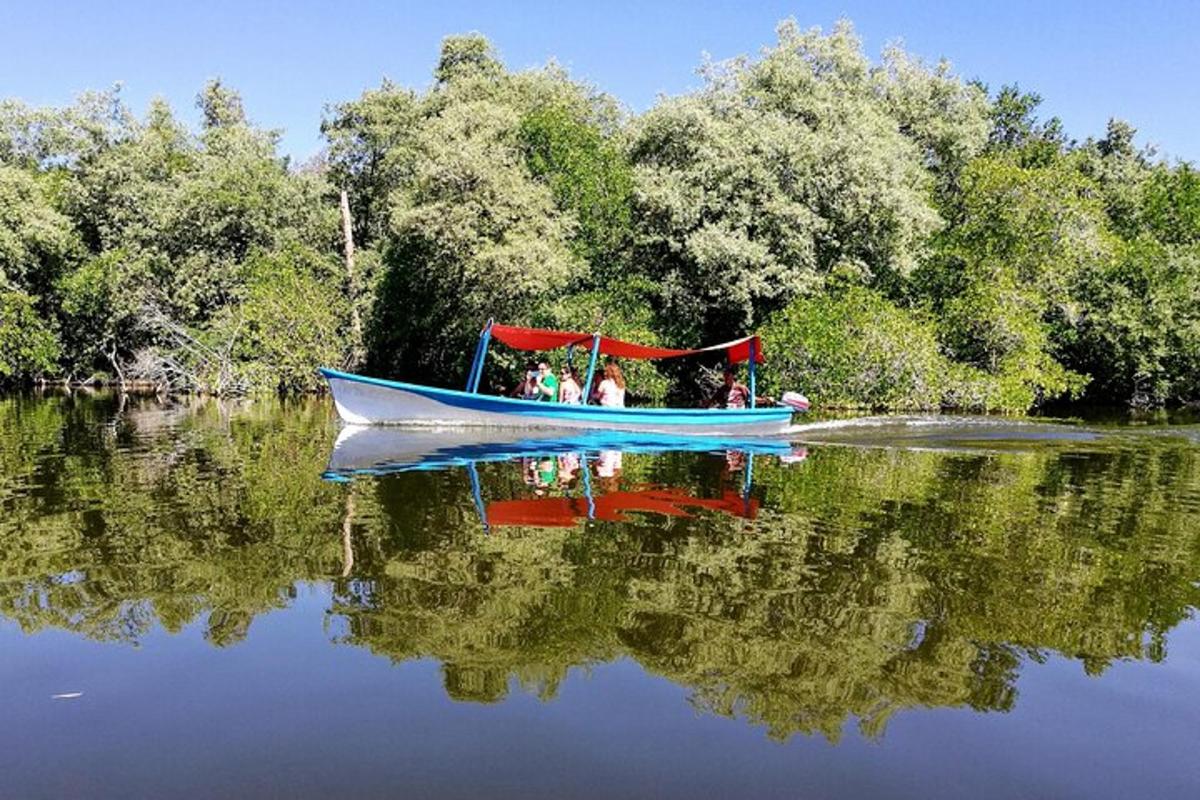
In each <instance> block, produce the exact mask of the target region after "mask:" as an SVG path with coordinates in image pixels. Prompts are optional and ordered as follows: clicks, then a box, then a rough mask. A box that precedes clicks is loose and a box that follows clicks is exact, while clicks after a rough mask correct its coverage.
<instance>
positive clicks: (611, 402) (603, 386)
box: [597, 378, 625, 408]
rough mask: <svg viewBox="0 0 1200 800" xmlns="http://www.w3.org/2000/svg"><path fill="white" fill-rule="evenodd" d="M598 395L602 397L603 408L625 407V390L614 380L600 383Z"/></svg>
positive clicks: (605, 380)
mask: <svg viewBox="0 0 1200 800" xmlns="http://www.w3.org/2000/svg"><path fill="white" fill-rule="evenodd" d="M597 394H599V395H600V405H602V406H609V407H611V408H621V407H623V406H624V405H625V390H624V389H622V388H621V387H619V386H617V382H616V381H614V380H613V379H612V378H605V379H604V380H602V381H600V388H599V389H598V391H597Z"/></svg>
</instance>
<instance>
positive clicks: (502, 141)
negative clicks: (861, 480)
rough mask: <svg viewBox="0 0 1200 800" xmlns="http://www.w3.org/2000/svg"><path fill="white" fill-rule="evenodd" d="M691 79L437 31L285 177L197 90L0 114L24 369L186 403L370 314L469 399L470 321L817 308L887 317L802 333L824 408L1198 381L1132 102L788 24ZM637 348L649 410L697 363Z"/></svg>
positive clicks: (216, 95) (1043, 398)
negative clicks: (659, 79)
mask: <svg viewBox="0 0 1200 800" xmlns="http://www.w3.org/2000/svg"><path fill="white" fill-rule="evenodd" d="M701 74H702V76H703V80H704V83H703V86H702V87H701V88H700V89H698V90H696V91H693V92H690V93H686V94H682V95H679V96H675V97H665V98H662V99H661V100H660V101H659V102H657V103H656V104H655V106H654V107H653V108H651V109H650V110H648V111H646V112H645V113H643V114H639V115H630V114H628V113H627V112H626V111H624V110H623V109H622V108H621V107H620V106H619V104H618V103H617V102H616V101H615V100H614V99H613V98H611V97H608V96H606V95H604V94H602V93H600V92H597V91H596V90H595V89H594V88H593V87H591V86H589V85H587V84H585V83H582V82H580V81H578V80H576V79H574V78H572V77H571V76H570V75H569V74H568V73H567V72H566V71H565V70H564V69H563V68H561V67H560V66H558V65H556V64H555V63H553V62H551V63H549V64H547V65H546V66H544V67H541V68H536V69H529V70H524V71H512V70H509V69H507V68H506V67H505V65H504V64H503V62H502V61H501V60H500V58H499V56H498V55H497V53H496V51H495V49H494V48H493V47H492V45H491V44H490V43H489V42H488V40H487V39H486V38H484V37H483V36H481V35H479V34H477V33H471V34H466V35H460V36H450V37H447V38H446V39H445V40H444V41H443V43H442V49H441V53H440V56H439V58H438V62H437V65H436V67H435V68H434V70H433V79H434V80H433V82H432V83H431V85H430V86H429V88H427V89H425V90H423V91H414V90H411V89H408V88H404V87H400V86H397V85H395V84H393V83H391V82H388V81H386V80H385V81H384V82H383V83H382V84H381V85H380V86H379V87H378V88H374V89H369V90H367V91H365V92H364V93H363V94H362V95H361V96H360V97H358V98H356V99H351V100H348V101H346V102H341V103H336V104H333V105H331V106H330V107H328V109H327V111H326V114H325V118H324V120H323V122H322V126H321V129H322V132H323V133H324V135H325V138H326V141H327V144H328V148H327V151H326V152H325V153H324V154H323V155H322V156H321V157H320V158H318V159H315V160H314V161H313V162H312V163H310V164H307V165H305V166H304V167H302V168H296V167H295V166H294V165H292V164H291V163H289V161H288V160H287V159H286V158H283V157H281V156H280V154H279V152H278V142H279V135H278V133H277V132H275V131H270V130H263V129H261V128H258V127H256V126H254V125H252V124H251V123H250V122H249V121H248V118H247V115H246V110H245V108H244V106H243V103H242V100H241V98H240V96H239V95H238V94H237V92H236V91H234V90H233V89H232V88H231V87H229V86H228V85H226V84H225V83H223V82H222V81H220V80H219V79H217V80H212V81H209V82H208V83H207V84H206V85H205V86H204V87H203V88H202V90H201V91H200V93H199V94H198V96H197V101H196V104H197V107H198V108H199V110H200V114H201V118H202V121H201V125H200V127H199V128H198V129H197V130H196V131H191V130H189V129H188V128H187V127H186V126H185V125H183V124H181V123H180V122H179V121H178V120H177V119H176V118H175V116H174V114H173V113H172V111H171V109H170V108H169V107H168V106H167V105H166V103H164V102H162V101H155V102H153V103H151V105H150V107H149V109H148V111H147V113H146V115H145V117H144V118H138V117H135V116H134V115H133V114H132V113H131V112H130V111H129V109H128V108H127V107H126V105H125V104H124V102H123V100H122V98H121V95H120V91H119V87H115V88H113V89H111V90H108V91H103V92H91V93H87V94H84V95H82V96H81V97H80V98H79V99H78V100H77V101H76V102H75V103H74V104H72V105H70V106H67V107H63V108H31V107H28V106H26V105H24V104H22V103H20V102H18V101H13V100H6V101H0V291H9V292H18V293H24V294H25V295H28V296H31V297H34V298H36V300H35V307H36V311H37V313H38V314H39V315H40V317H41V322H42V325H43V327H44V328H45V330H47V331H56V332H57V334H56V335H57V336H59V337H61V349H60V350H59V355H58V357H57V360H56V363H54V364H52V365H50V367H49V368H48V369H46V370H45V371H47V372H49V373H52V374H57V375H60V376H64V377H71V376H74V377H80V376H83V375H88V374H91V373H92V372H94V371H96V370H100V369H102V370H105V371H108V372H110V373H113V374H125V375H127V376H128V377H134V378H138V377H140V378H145V379H147V380H153V381H155V382H157V383H159V384H160V385H164V386H167V387H168V388H179V389H189V390H204V391H255V390H264V391H272V390H278V389H281V388H282V389H286V390H300V389H306V388H310V387H313V386H314V383H313V379H312V375H313V370H314V369H315V368H316V367H317V366H319V364H318V363H317V362H318V361H323V362H325V363H341V360H342V358H343V356H344V354H343V353H342V348H341V347H339V346H337V344H336V343H337V342H339V341H346V342H356V341H359V338H358V336H359V334H358V330H359V328H360V327H361V328H362V340H364V344H365V345H366V349H367V353H366V362H367V363H366V364H365V365H363V366H362V368H364V369H366V370H369V371H371V372H373V373H376V374H380V375H385V376H394V377H401V378H411V379H415V380H421V381H425V382H430V383H434V384H441V385H453V386H457V385H461V382H462V379H463V373H464V371H465V370H466V368H467V364H468V361H469V359H470V356H471V353H472V352H473V349H474V343H475V339H476V336H477V334H478V331H479V329H480V327H481V326H482V324H483V323H484V321H485V320H487V319H489V318H494V319H497V320H502V321H505V322H510V323H517V324H531V323H542V324H546V325H557V326H562V327H582V328H584V329H591V328H592V327H593V326H594V325H596V324H597V323H596V322H595V321H594V320H605V322H604V329H605V332H607V333H609V334H612V335H618V336H621V335H624V336H626V337H627V338H632V339H638V340H641V341H660V342H664V343H668V344H672V345H677V346H698V345H701V344H708V343H711V342H714V341H723V340H727V339H730V338H733V337H735V336H738V335H742V334H745V333H747V332H750V331H752V330H754V329H756V328H758V327H759V326H761V325H763V324H764V323H765V322H767V321H768V320H769V321H770V322H771V324H772V325H773V326H776V327H779V326H782V328H783V329H787V330H789V331H791V330H793V329H795V330H797V331H801V330H804V327H803V326H804V324H807V323H802V321H801V320H802V319H803V318H805V317H807V316H810V314H811V313H812V312H814V310H817V309H826V307H827V310H829V309H831V310H829V314H832V315H833V316H832V317H830V320H831V321H830V322H829V324H830V325H833V327H834V328H836V329H839V330H841V329H851V328H854V327H855V325H857V324H858V322H853V324H852V320H857V319H858V318H859V317H862V316H865V317H878V318H879V319H881V320H884V321H885V323H886V324H885V327H887V326H892V328H891V333H888V334H887V335H883V334H881V337H882V339H881V340H880V341H878V342H873V344H872V345H871V346H872V347H877V348H879V349H880V352H879V353H877V354H874V355H872V354H869V353H868V352H867V350H868V348H865V347H863V346H861V345H860V344H856V343H855V342H854V341H851V340H852V339H853V337H844V338H842V339H839V341H841V342H843V344H841V345H838V347H844V348H845V351H844V352H842V353H841V354H840V355H839V354H838V353H837V352H835V350H836V349H837V348H834V347H832V346H831V345H828V344H823V345H820V346H819V347H818V343H816V342H815V341H812V342H809V344H810V345H812V346H813V347H816V348H817V349H815V350H813V352H814V353H820V361H821V363H828V364H830V365H840V366H831V367H830V368H831V369H834V370H835V372H836V375H831V376H830V377H829V380H828V383H829V385H830V386H831V387H833V388H832V389H830V390H829V391H830V392H831V394H830V397H836V398H838V399H837V400H836V402H838V403H846V404H853V405H864V406H887V407H890V406H898V407H914V406H922V407H925V406H933V405H938V404H950V405H955V406H959V407H971V408H1004V409H1018V408H1027V407H1031V406H1036V405H1039V404H1043V403H1046V402H1048V401H1051V400H1054V399H1056V398H1064V397H1074V396H1079V395H1080V394H1081V393H1082V392H1086V395H1087V397H1088V398H1089V399H1091V400H1094V401H1100V402H1119V403H1129V402H1133V403H1136V404H1149V405H1154V404H1160V403H1170V404H1174V403H1189V402H1198V401H1200V388H1197V381H1196V379H1195V374H1196V369H1195V363H1196V359H1195V356H1194V347H1195V345H1194V341H1195V334H1194V328H1193V325H1194V321H1193V319H1192V314H1191V311H1190V309H1191V304H1192V303H1193V302H1194V299H1195V295H1196V291H1197V289H1196V276H1195V270H1194V261H1195V253H1196V247H1197V246H1198V245H1200V177H1198V176H1197V172H1196V170H1195V169H1194V167H1193V166H1192V165H1190V164H1186V163H1185V164H1168V163H1166V162H1163V161H1162V160H1160V159H1157V157H1156V156H1155V154H1154V152H1153V151H1152V150H1151V149H1149V148H1141V149H1139V147H1138V146H1137V131H1136V129H1135V128H1134V127H1133V126H1132V125H1131V124H1129V123H1128V122H1125V121H1123V120H1118V119H1112V120H1110V121H1109V124H1108V126H1107V129H1106V130H1105V131H1104V133H1103V135H1102V136H1099V137H1097V138H1091V137H1089V138H1087V139H1085V140H1083V142H1082V143H1078V142H1076V141H1074V140H1071V139H1069V138H1068V137H1067V135H1066V133H1065V132H1064V131H1063V127H1062V124H1061V122H1060V121H1059V120H1057V119H1054V118H1051V119H1043V118H1041V117H1039V113H1038V112H1039V106H1040V104H1041V97H1040V96H1039V95H1037V94H1036V93H1033V92H1027V91H1022V90H1021V89H1020V88H1018V87H1017V86H1016V85H1006V86H1003V87H1002V88H1001V89H1000V90H999V91H998V92H996V93H995V94H994V96H990V97H989V95H988V92H987V89H986V87H983V86H982V85H980V84H978V83H971V82H965V81H963V80H962V79H961V78H959V77H958V76H957V75H956V74H955V73H954V72H953V70H952V69H951V67H950V65H949V64H948V63H947V62H940V63H937V64H928V63H926V62H924V61H922V60H921V59H920V58H918V57H917V56H915V55H912V54H910V53H908V52H906V51H904V50H903V49H901V48H900V47H895V46H893V47H888V48H887V49H885V50H884V52H883V53H882V57H881V59H879V60H878V61H872V60H871V59H870V58H868V56H867V55H866V54H865V53H864V52H863V48H862V43H861V41H860V40H859V38H858V36H857V35H856V34H855V32H854V29H853V27H852V26H851V25H850V23H849V22H845V21H843V22H840V23H838V24H837V26H836V27H835V28H834V29H833V30H832V31H830V32H828V33H823V32H822V31H820V30H819V29H812V30H807V31H805V30H801V29H800V28H799V27H798V26H797V25H796V23H795V22H794V21H785V22H783V23H781V24H780V26H779V28H778V31H777V39H776V41H775V42H774V43H773V44H772V45H770V46H768V47H766V48H764V49H763V50H762V51H761V52H759V53H758V54H757V55H755V56H752V57H739V58H734V59H731V60H729V61H725V62H720V63H705V64H704V65H703V66H702V69H701ZM343 191H344V192H345V193H346V197H347V201H348V204H349V209H350V222H351V226H350V227H351V230H352V237H353V240H354V245H355V257H354V260H353V265H352V266H351V265H349V264H347V262H345V261H344V251H343V240H342V231H341V230H340V226H339V211H340V209H339V202H340V196H341V193H342V192H343ZM264 276H271V277H270V278H269V279H268V278H266V277H264ZM275 279H278V285H277V286H272V285H271V284H270V280H275ZM855 288H866V289H869V290H870V291H871V292H873V293H874V294H869V295H867V294H861V293H856V292H853V291H849V290H853V289H855ZM868 297H869V298H871V300H870V302H868V301H867V300H866V299H865V298H868ZM879 303H885V304H886V305H885V306H880V305H878V304H879ZM351 306H353V307H351ZM914 309H919V310H914ZM835 311H836V313H834V312H835ZM823 313H825V312H821V313H818V314H817V315H816V318H820V317H821V315H822V314H823ZM843 313H844V316H837V315H838V314H843ZM814 324H815V323H814ZM908 326H911V328H912V329H911V330H909V327H908ZM273 327H278V328H279V329H280V330H284V331H289V332H290V333H291V335H292V336H293V340H291V341H285V340H284V338H281V337H279V336H277V335H276V334H275V333H274V332H273V331H272V328H273ZM917 331H920V333H919V334H918V333H917ZM929 331H933V332H934V334H935V336H936V342H935V343H933V344H931V343H930V341H929V340H928V336H927V334H928V333H929ZM909 333H911V334H912V335H913V336H914V337H915V338H914V342H915V344H914V345H913V346H914V348H915V352H913V353H912V354H910V356H909V358H908V361H910V362H911V364H910V365H909V366H903V365H901V366H895V362H896V357H895V354H894V346H895V345H894V341H901V340H902V338H903V336H905V335H908V334H909ZM781 335H782V334H781ZM788 335H789V336H790V335H792V334H788ZM795 335H796V336H802V334H801V333H795ZM803 335H804V336H807V335H808V334H803ZM785 338H786V337H785ZM256 348H261V350H256ZM768 356H769V357H773V356H774V354H773V353H768ZM785 357H787V358H791V356H790V355H786V356H785ZM806 357H807V356H806ZM814 357H815V356H814ZM496 358H497V361H496V362H495V365H494V366H495V367H496V370H495V374H497V375H502V374H505V373H506V372H507V370H509V368H510V367H513V366H514V365H515V363H516V362H515V361H514V360H513V359H512V357H510V356H507V355H504V354H503V353H498V354H497V355H496ZM814 364H815V362H814ZM814 364H803V365H799V363H798V366H795V367H789V370H793V372H794V374H795V376H796V377H800V370H801V367H802V368H803V370H802V371H804V372H811V371H812V370H813V369H815V366H814ZM888 364H892V365H893V366H895V369H892V367H889V366H888ZM43 366H44V365H43ZM627 366H628V367H629V370H628V371H629V373H630V379H631V392H632V394H633V395H634V396H639V395H640V399H644V400H646V401H652V402H660V401H662V400H663V399H664V398H666V397H670V398H671V401H672V402H681V403H691V402H694V401H695V400H696V397H695V396H694V395H695V394H696V391H698V381H697V380H696V377H697V375H698V374H700V373H699V372H698V371H697V370H696V369H695V368H694V366H693V367H691V368H685V367H684V366H683V365H678V364H671V365H665V366H660V367H659V368H658V369H655V368H654V367H652V366H649V365H641V364H637V365H633V364H631V365H627ZM356 368H358V367H357V366H356ZM40 369H42V366H39V370H40ZM659 369H661V370H662V372H660V371H659ZM181 370H182V371H183V372H187V371H189V370H196V371H198V373H203V375H201V374H194V375H184V374H180V371H181ZM934 373H936V374H934ZM851 376H857V377H854V378H853V379H852V378H851ZM871 376H874V377H871ZM804 378H805V379H810V378H811V379H815V380H817V381H820V380H821V379H820V378H812V377H811V376H807V375H806V376H804ZM1089 381H1090V383H1089ZM503 382H505V381H503V380H498V381H497V383H503Z"/></svg>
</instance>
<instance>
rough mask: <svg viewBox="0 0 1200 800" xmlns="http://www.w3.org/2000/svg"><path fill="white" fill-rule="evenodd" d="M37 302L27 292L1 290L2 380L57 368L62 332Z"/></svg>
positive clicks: (0, 376)
mask: <svg viewBox="0 0 1200 800" xmlns="http://www.w3.org/2000/svg"><path fill="white" fill-rule="evenodd" d="M36 303H37V301H36V298H34V297H32V296H31V295H28V294H25V293H24V292H0V380H11V379H20V378H31V377H36V376H38V375H40V374H42V373H46V372H53V371H54V368H55V365H56V363H57V361H58V356H59V350H60V346H59V341H58V336H57V335H56V334H55V332H54V329H53V328H51V327H50V325H49V324H47V323H46V321H45V320H44V319H43V318H42V316H41V315H40V314H39V313H38V310H37V306H36Z"/></svg>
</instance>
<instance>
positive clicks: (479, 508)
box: [467, 461, 491, 533]
mask: <svg viewBox="0 0 1200 800" xmlns="http://www.w3.org/2000/svg"><path fill="white" fill-rule="evenodd" d="M467 476H468V477H470V479H471V497H472V499H474V500H475V512H476V513H477V514H479V521H480V522H482V523H483V532H484V533H490V532H491V526H489V525H488V518H487V507H486V506H484V504H483V491H482V490H481V489H480V488H479V470H478V469H476V468H475V462H474V461H468V462H467Z"/></svg>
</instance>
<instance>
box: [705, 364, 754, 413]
mask: <svg viewBox="0 0 1200 800" xmlns="http://www.w3.org/2000/svg"><path fill="white" fill-rule="evenodd" d="M748 405H750V390H749V389H748V388H746V386H745V384H742V383H739V382H738V379H737V374H736V373H735V372H734V369H733V366H732V365H728V366H726V367H725V377H724V379H723V380H722V382H721V385H720V386H718V387H717V390H716V391H715V392H713V393H712V395H711V396H710V397H709V398H708V404H707V407H708V408H746V407H747V406H748Z"/></svg>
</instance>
